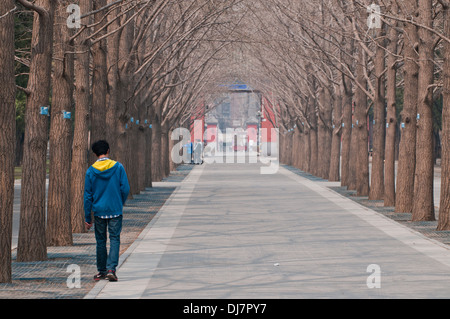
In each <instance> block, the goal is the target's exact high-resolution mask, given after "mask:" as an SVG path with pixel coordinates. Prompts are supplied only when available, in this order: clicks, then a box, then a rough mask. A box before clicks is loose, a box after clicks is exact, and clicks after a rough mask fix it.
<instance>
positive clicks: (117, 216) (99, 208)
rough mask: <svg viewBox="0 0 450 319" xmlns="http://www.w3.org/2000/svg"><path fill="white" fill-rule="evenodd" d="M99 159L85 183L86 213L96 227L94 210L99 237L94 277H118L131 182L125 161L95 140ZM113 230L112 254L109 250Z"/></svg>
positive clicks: (93, 146)
mask: <svg viewBox="0 0 450 319" xmlns="http://www.w3.org/2000/svg"><path fill="white" fill-rule="evenodd" d="M92 151H93V152H94V153H95V155H96V156H97V158H98V159H97V161H96V162H95V163H94V164H93V165H92V166H91V167H89V168H88V170H87V172H86V178H85V186H84V214H85V223H86V227H87V229H90V228H91V227H92V214H91V212H93V213H94V222H95V239H96V241H97V270H98V274H96V275H95V276H94V280H96V281H98V280H100V279H109V281H117V276H116V267H117V265H118V263H119V248H120V232H121V230H122V210H123V205H124V204H125V201H126V199H127V197H128V193H129V191H130V185H129V184H128V178H127V174H126V173H125V169H124V168H123V166H122V164H120V163H119V162H116V161H113V160H111V159H109V144H108V142H106V141H104V140H100V141H97V142H95V143H94V144H92ZM107 232H108V233H109V239H110V249H109V255H108V254H107V250H106V241H107Z"/></svg>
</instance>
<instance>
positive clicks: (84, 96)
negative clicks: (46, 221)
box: [70, 0, 92, 233]
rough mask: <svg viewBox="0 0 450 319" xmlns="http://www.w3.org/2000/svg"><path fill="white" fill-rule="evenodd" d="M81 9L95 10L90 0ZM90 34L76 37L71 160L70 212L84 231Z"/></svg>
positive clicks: (82, 0)
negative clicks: (87, 39)
mask: <svg viewBox="0 0 450 319" xmlns="http://www.w3.org/2000/svg"><path fill="white" fill-rule="evenodd" d="M80 10H81V12H90V11H91V10H92V3H91V0H80ZM81 22H82V23H83V24H89V19H83V20H82V21H81ZM88 35H89V31H88V30H84V31H83V32H82V33H81V34H80V35H79V36H78V37H77V38H76V39H75V51H76V52H77V55H76V59H75V63H74V65H75V68H74V69H75V70H74V71H75V96H74V99H75V120H74V133H73V143H72V164H71V172H70V179H71V182H70V184H71V192H70V195H71V197H70V215H71V224H72V232H74V233H84V232H86V231H87V230H86V227H85V225H84V208H83V207H84V204H83V194H84V178H85V174H86V170H87V168H88V154H89V153H88V152H89V143H88V138H89V104H90V84H89V44H88V42H87V41H86V40H85V39H86V37H87V36H88Z"/></svg>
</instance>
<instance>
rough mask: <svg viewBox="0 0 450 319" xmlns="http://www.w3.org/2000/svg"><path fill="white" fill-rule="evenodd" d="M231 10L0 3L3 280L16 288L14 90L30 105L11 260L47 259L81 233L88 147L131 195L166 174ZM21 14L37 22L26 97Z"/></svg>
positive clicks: (165, 1)
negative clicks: (103, 152) (117, 166)
mask: <svg viewBox="0 0 450 319" xmlns="http://www.w3.org/2000/svg"><path fill="white" fill-rule="evenodd" d="M234 3H235V1H226V2H224V1H207V0H182V1H181V0H180V1H169V0H119V1H118V0H76V1H75V0H58V1H54V0H36V1H33V2H31V1H26V0H19V1H13V0H1V1H0V42H1V43H2V46H1V48H0V70H1V73H0V83H1V88H0V101H1V102H0V103H1V109H0V118H1V120H0V121H1V133H0V186H1V195H0V196H1V198H0V234H1V235H0V282H9V281H11V234H12V213H13V196H14V175H13V172H14V161H13V155H14V145H15V143H14V138H15V133H14V131H15V94H16V92H17V90H21V91H23V92H25V93H26V95H27V105H26V128H25V141H24V151H23V164H22V180H21V199H20V200H21V203H20V228H19V239H18V245H17V261H19V262H22V261H37V260H45V259H46V258H47V247H48V246H64V245H72V244H73V243H72V234H73V233H77V232H84V231H86V230H85V227H84V217H83V215H84V213H83V191H84V176H85V172H86V169H87V168H88V165H90V164H92V162H93V161H94V160H95V158H94V157H93V154H92V152H89V147H90V143H91V142H93V141H95V140H99V139H107V140H108V141H109V142H110V145H111V156H112V157H113V158H114V159H116V160H118V161H120V162H122V163H123V164H124V166H125V167H126V170H127V174H128V177H129V181H130V186H131V194H137V193H139V192H140V191H142V190H143V189H145V187H151V185H152V181H160V180H161V179H162V178H164V177H165V176H167V175H168V174H169V172H170V161H169V143H170V142H173V141H171V139H170V132H171V131H172V130H173V129H175V128H177V127H183V126H184V127H189V126H190V125H191V121H192V120H193V119H192V118H191V116H192V114H197V113H198V112H199V111H201V108H200V109H199V106H201V105H202V103H203V102H202V101H203V100H205V99H207V96H206V95H207V94H205V93H204V91H203V89H204V87H205V85H206V84H207V83H210V81H211V77H212V76H213V74H214V71H215V67H214V64H213V62H214V59H215V58H217V57H219V56H220V54H223V53H222V51H223V50H224V48H226V47H227V45H228V44H229V42H227V41H224V40H226V39H227V37H228V36H229V34H230V32H231V31H232V30H233V28H232V23H231V20H230V18H229V17H227V15H226V14H225V13H226V12H227V11H229V9H230V8H231V7H232V6H233V5H234ZM22 10H31V11H32V12H34V21H33V26H32V37H31V40H30V50H29V54H28V58H29V59H28V61H26V63H25V64H26V65H27V66H28V67H29V73H28V84H27V86H26V87H18V86H17V85H16V84H15V70H14V63H15V60H19V59H17V58H16V59H15V44H14V23H15V21H14V17H15V15H17V13H18V12H20V11H22ZM17 16H18V15H17ZM214 39H221V41H215V40H214ZM23 60H24V59H20V61H22V62H23ZM47 161H48V195H46V179H47V176H46V175H47V172H46V168H47Z"/></svg>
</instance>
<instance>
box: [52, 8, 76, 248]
mask: <svg viewBox="0 0 450 319" xmlns="http://www.w3.org/2000/svg"><path fill="white" fill-rule="evenodd" d="M69 4H70V2H69V1H67V0H59V1H58V2H57V8H56V14H55V25H54V41H55V45H54V51H53V56H54V60H53V70H54V71H53V72H54V73H53V95H52V104H53V105H52V112H51V123H50V167H49V185H48V201H47V245H48V246H69V245H72V227H71V225H70V161H71V157H72V154H71V151H72V121H71V117H70V115H68V114H67V113H65V112H70V113H71V112H72V96H73V80H74V75H73V72H74V69H73V54H72V53H66V52H73V48H72V47H71V46H70V45H69V42H68V41H69V37H70V34H69V32H70V29H69V28H67V27H65V23H66V19H67V18H66V15H67V14H66V8H67V6H68V5H69Z"/></svg>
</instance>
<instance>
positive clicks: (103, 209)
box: [84, 159, 130, 223]
mask: <svg viewBox="0 0 450 319" xmlns="http://www.w3.org/2000/svg"><path fill="white" fill-rule="evenodd" d="M129 192H130V185H129V184H128V178H127V174H126V173H125V169H124V167H123V166H122V164H120V163H119V162H115V161H113V160H110V159H105V160H99V161H97V162H95V163H94V164H93V165H92V166H91V167H89V168H88V170H87V172H86V178H85V183H84V216H85V220H86V222H87V223H91V211H93V212H94V216H98V217H106V216H110V215H122V210H123V205H124V204H125V201H126V200H127V197H128V193H129Z"/></svg>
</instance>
